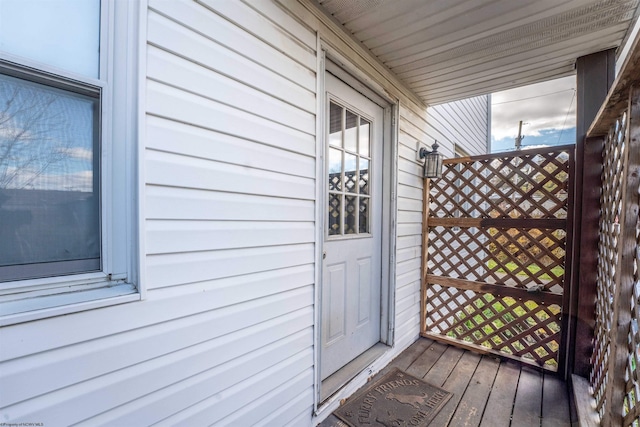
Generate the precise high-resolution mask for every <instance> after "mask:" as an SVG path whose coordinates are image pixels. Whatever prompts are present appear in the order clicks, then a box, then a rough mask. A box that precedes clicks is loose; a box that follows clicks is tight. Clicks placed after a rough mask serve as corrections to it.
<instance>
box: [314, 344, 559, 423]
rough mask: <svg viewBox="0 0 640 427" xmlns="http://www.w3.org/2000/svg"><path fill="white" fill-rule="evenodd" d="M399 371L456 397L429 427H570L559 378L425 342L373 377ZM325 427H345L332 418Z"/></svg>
mask: <svg viewBox="0 0 640 427" xmlns="http://www.w3.org/2000/svg"><path fill="white" fill-rule="evenodd" d="M394 367H397V368H399V369H402V370H404V371H406V372H407V373H409V374H410V375H413V376H415V377H417V378H423V379H424V380H425V381H427V382H429V383H431V384H433V385H436V386H439V387H442V388H444V389H445V390H447V391H450V392H452V393H453V397H452V398H451V400H449V402H448V403H447V404H446V405H445V406H444V408H442V410H441V411H440V412H439V413H438V415H437V416H436V418H434V420H433V421H432V422H431V424H430V427H445V426H448V427H478V426H480V427H526V426H536V427H547V426H548V427H552V426H553V427H556V426H557V427H565V426H566V427H569V426H570V425H571V423H570V414H569V398H568V394H567V387H566V384H565V383H564V382H562V381H560V380H559V379H558V378H557V377H556V376H555V375H553V374H547V373H542V371H540V370H538V369H535V368H532V367H530V366H524V365H521V364H519V363H517V362H514V361H505V360H502V361H501V360H499V359H496V358H494V357H493V356H490V355H484V356H482V355H479V354H476V353H473V352H471V351H468V350H463V349H459V348H455V347H452V346H449V345H446V344H442V343H439V342H435V341H432V340H429V339H425V338H421V339H419V340H418V341H417V342H416V343H414V344H413V345H411V346H410V347H409V348H408V349H407V350H405V351H404V352H403V353H402V354H400V355H399V356H398V357H397V358H396V359H394V360H393V361H392V362H391V363H390V364H389V365H388V366H387V367H385V368H384V369H383V370H382V371H381V372H380V373H378V374H377V375H376V377H375V378H373V381H376V380H377V379H378V378H380V377H381V376H382V375H384V374H385V373H387V372H388V371H389V370H390V369H392V368H394ZM320 426H321V427H344V426H345V424H344V423H342V422H341V421H339V420H338V418H336V417H335V416H333V415H331V416H329V417H328V418H327V419H326V420H324V421H323V422H322V423H321V424H320Z"/></svg>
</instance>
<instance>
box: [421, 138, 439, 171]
mask: <svg viewBox="0 0 640 427" xmlns="http://www.w3.org/2000/svg"><path fill="white" fill-rule="evenodd" d="M432 148H433V150H432V151H427V149H426V148H424V147H422V148H420V152H419V154H420V158H421V159H424V177H425V178H442V159H443V158H444V156H443V155H442V154H441V153H438V141H434V143H433V146H432Z"/></svg>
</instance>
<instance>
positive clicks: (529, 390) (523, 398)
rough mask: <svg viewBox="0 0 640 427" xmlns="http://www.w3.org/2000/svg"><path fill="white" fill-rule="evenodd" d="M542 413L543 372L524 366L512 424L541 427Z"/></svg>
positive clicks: (521, 426) (519, 426) (524, 426)
mask: <svg viewBox="0 0 640 427" xmlns="http://www.w3.org/2000/svg"><path fill="white" fill-rule="evenodd" d="M541 415H542V373H541V372H540V371H539V370H537V369H533V368H529V367H528V366H527V367H523V368H522V370H521V371H520V381H518V390H517V391H516V401H515V403H514V405H513V415H512V418H511V424H512V425H514V426H518V427H529V426H531V427H533V426H535V427H540V417H541Z"/></svg>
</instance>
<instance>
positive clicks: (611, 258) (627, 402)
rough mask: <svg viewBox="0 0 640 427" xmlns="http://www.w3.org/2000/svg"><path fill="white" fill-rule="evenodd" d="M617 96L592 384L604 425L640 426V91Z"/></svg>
mask: <svg viewBox="0 0 640 427" xmlns="http://www.w3.org/2000/svg"><path fill="white" fill-rule="evenodd" d="M636 72H637V71H636ZM620 92H622V93H620ZM614 94H615V92H614ZM617 95H618V96H615V97H613V98H614V100H615V101H617V104H618V105H620V104H623V105H624V108H623V109H622V112H621V113H619V115H618V116H617V117H616V116H614V117H612V118H611V119H610V120H608V122H609V123H606V125H607V126H609V125H610V127H609V131H608V134H607V136H606V138H605V140H604V150H603V172H602V192H601V195H600V226H599V235H600V237H599V243H598V274H597V291H596V295H597V299H596V325H595V342H594V352H593V355H592V358H591V365H592V370H591V375H590V381H591V386H592V388H593V392H594V396H595V399H596V409H597V410H598V412H599V414H600V417H601V420H602V425H603V426H621V427H626V426H638V425H640V403H639V402H640V381H639V378H640V366H639V364H640V332H639V327H638V320H639V319H640V276H639V272H638V268H639V266H640V229H639V222H638V198H639V195H638V192H639V190H640V105H639V104H640V90H639V89H633V88H626V90H625V89H624V88H623V90H621V91H619V93H618V94H617ZM609 101H611V99H610V100H609ZM614 107H615V106H614ZM612 110H614V111H615V108H612ZM605 119H607V117H605Z"/></svg>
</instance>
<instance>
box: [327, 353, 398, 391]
mask: <svg viewBox="0 0 640 427" xmlns="http://www.w3.org/2000/svg"><path fill="white" fill-rule="evenodd" d="M389 348H390V347H389V346H387V345H386V344H383V343H381V342H379V343H377V344H375V345H374V346H373V347H371V348H370V349H368V350H365V351H364V353H362V354H361V355H360V356H358V357H356V358H355V359H353V360H352V361H351V362H349V363H347V364H346V365H344V366H343V367H342V368H340V369H338V370H337V371H336V372H334V373H333V374H331V375H329V376H328V377H327V378H325V379H324V380H323V381H322V383H321V384H320V402H324V401H325V400H327V398H329V397H331V395H332V394H334V393H335V392H337V391H338V390H340V389H341V388H342V387H343V386H344V385H346V384H347V383H348V382H349V381H351V380H352V379H353V378H355V377H356V375H358V374H359V373H360V372H362V371H363V370H365V369H366V367H367V366H368V365H370V364H371V363H372V362H373V361H375V360H376V359H378V358H379V357H380V356H382V355H383V354H384V353H385V352H386V351H387V350H388V349H389Z"/></svg>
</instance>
